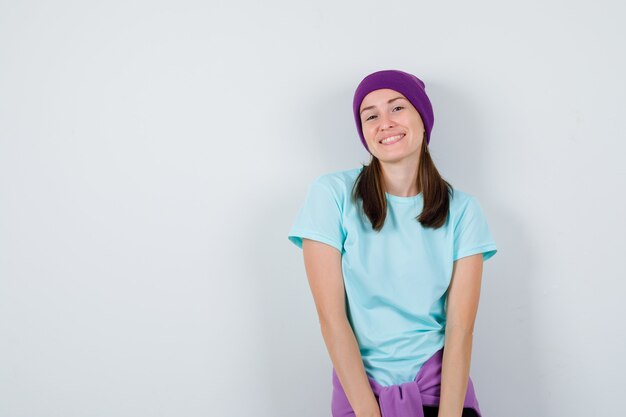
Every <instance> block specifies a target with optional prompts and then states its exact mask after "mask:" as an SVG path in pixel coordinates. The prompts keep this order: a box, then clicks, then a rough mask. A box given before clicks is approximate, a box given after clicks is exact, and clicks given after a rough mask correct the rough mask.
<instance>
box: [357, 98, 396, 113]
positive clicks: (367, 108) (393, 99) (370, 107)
mask: <svg viewBox="0 0 626 417" xmlns="http://www.w3.org/2000/svg"><path fill="white" fill-rule="evenodd" d="M401 98H403V99H405V100H406V98H404V97H396V98H392V99H391V100H389V101H388V102H387V104H389V103H391V102H392V101H396V100H399V99H401ZM374 107H375V106H368V107H366V108H364V109H363V110H361V113H359V114H360V115H361V114H363V112H364V111H365V110H369V109H373V108H374Z"/></svg>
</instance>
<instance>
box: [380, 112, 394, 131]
mask: <svg viewBox="0 0 626 417" xmlns="http://www.w3.org/2000/svg"><path fill="white" fill-rule="evenodd" d="M379 120H380V128H381V129H387V128H390V127H393V126H394V121H393V119H392V118H391V116H390V115H388V114H387V113H382V114H381V115H380V119H379Z"/></svg>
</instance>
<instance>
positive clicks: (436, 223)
mask: <svg viewBox="0 0 626 417" xmlns="http://www.w3.org/2000/svg"><path fill="white" fill-rule="evenodd" d="M417 189H418V190H419V192H422V193H423V194H422V196H423V198H424V207H423V210H422V212H421V213H420V214H419V215H418V216H417V217H416V218H415V219H416V220H417V221H419V222H420V223H421V224H422V226H424V227H431V228H434V229H438V228H439V227H441V226H443V225H444V224H445V222H446V219H447V217H448V211H449V208H450V198H451V197H452V196H453V195H454V188H453V187H452V185H451V184H450V183H449V182H447V181H446V180H444V179H443V178H442V177H441V175H440V174H439V171H437V168H436V167H435V163H434V162H433V160H432V159H431V157H430V153H429V152H428V144H427V142H426V133H424V140H423V141H422V150H421V155H420V161H419V167H418V169H417ZM385 191H386V190H385V183H384V181H383V173H382V169H381V166H380V161H379V160H378V158H376V157H375V156H374V155H372V159H371V161H370V163H369V165H363V170H362V171H361V172H360V173H359V175H358V176H357V178H356V180H355V183H354V186H353V187H352V199H353V201H355V202H356V200H357V199H361V201H362V202H363V212H364V213H365V215H366V216H367V217H368V218H369V220H370V222H371V223H372V228H373V229H374V230H376V231H380V230H381V229H382V228H383V226H384V224H385V218H386V217H387V199H386V198H385Z"/></svg>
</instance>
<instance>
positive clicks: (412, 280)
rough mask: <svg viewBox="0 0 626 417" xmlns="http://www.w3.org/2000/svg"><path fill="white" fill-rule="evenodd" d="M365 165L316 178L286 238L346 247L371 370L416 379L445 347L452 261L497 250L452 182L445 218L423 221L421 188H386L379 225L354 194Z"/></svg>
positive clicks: (350, 290) (351, 304) (349, 299)
mask: <svg viewBox="0 0 626 417" xmlns="http://www.w3.org/2000/svg"><path fill="white" fill-rule="evenodd" d="M362 169H363V167H359V168H355V169H350V170H344V171H337V172H332V173H328V174H324V175H321V176H319V177H317V178H316V179H315V180H314V181H313V182H312V183H311V184H310V185H309V187H308V191H307V195H306V198H305V200H304V203H303V204H302V205H301V207H300V210H299V212H298V214H297V216H296V219H295V221H294V223H293V225H292V227H291V230H290V232H289V236H288V239H289V240H290V241H291V242H293V243H294V244H295V245H297V246H298V247H299V248H302V238H308V239H313V240H317V241H320V242H323V243H326V244H328V245H331V246H333V247H335V248H337V249H338V250H339V251H340V252H341V254H342V261H341V262H342V272H343V281H344V287H345V291H346V303H347V310H348V312H347V313H348V320H349V322H350V325H351V326H352V329H353V331H354V334H355V337H356V339H357V342H358V344H359V347H360V352H361V357H362V359H363V364H364V367H365V370H366V372H367V374H368V375H369V376H371V377H372V378H373V379H374V380H376V382H378V383H379V384H381V385H382V386H389V385H395V384H402V383H404V382H410V381H413V380H414V379H415V376H416V375H417V373H418V371H419V369H420V368H421V366H422V365H423V364H424V362H426V361H427V360H428V359H429V358H430V357H431V356H432V355H433V354H434V353H435V352H437V351H438V350H439V349H441V348H442V347H443V346H444V336H445V324H446V315H445V303H446V298H447V290H448V286H449V285H450V280H451V278H452V266H453V262H454V261H455V260H457V259H459V258H462V257H465V256H469V255H473V254H477V253H482V254H483V260H487V259H489V258H491V257H492V256H493V255H494V254H495V253H496V251H497V249H496V245H495V243H494V240H493V238H492V236H491V232H490V230H489V227H488V225H487V222H486V219H485V216H484V214H483V211H482V209H481V206H480V204H479V203H478V201H477V199H476V198H475V197H474V196H472V195H470V194H467V193H464V192H462V191H459V190H457V189H454V195H453V197H452V198H451V199H450V211H449V216H448V218H447V220H446V223H445V224H444V225H443V226H442V227H440V228H439V229H436V230H435V229H432V228H424V227H423V226H422V225H421V224H420V223H419V221H417V220H416V217H417V216H418V215H419V214H420V213H421V210H422V208H423V195H422V194H421V193H420V194H418V195H416V196H411V197H401V196H396V195H391V194H388V193H387V194H386V197H387V217H386V219H385V225H384V227H383V228H382V229H381V231H380V232H376V231H375V230H374V229H373V228H372V226H371V223H370V221H369V219H368V218H367V216H365V214H363V213H362V212H361V211H360V200H359V204H358V206H357V205H355V204H353V203H352V201H351V199H350V193H351V191H352V186H353V185H354V182H355V180H356V177H357V175H358V174H359V172H360V171H361V170H362Z"/></svg>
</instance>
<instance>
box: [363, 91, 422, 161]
mask: <svg viewBox="0 0 626 417" xmlns="http://www.w3.org/2000/svg"><path fill="white" fill-rule="evenodd" d="M359 111H360V113H361V114H360V115H361V126H362V128H363V136H364V137H365V142H366V143H367V147H368V148H369V150H370V152H371V153H372V155H374V156H375V157H376V158H378V159H379V160H380V161H381V162H395V161H398V160H401V159H406V158H417V159H418V160H419V153H420V149H421V146H422V141H423V140H424V123H423V122H422V118H421V116H420V114H419V113H418V111H417V110H416V109H415V107H413V105H412V104H411V102H410V101H409V100H407V98H406V97H405V96H404V95H402V93H399V92H397V91H395V90H391V89H388V88H383V89H380V90H374V91H372V92H371V93H369V94H368V95H366V96H365V98H364V99H363V102H362V103H361V107H360V109H359Z"/></svg>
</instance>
